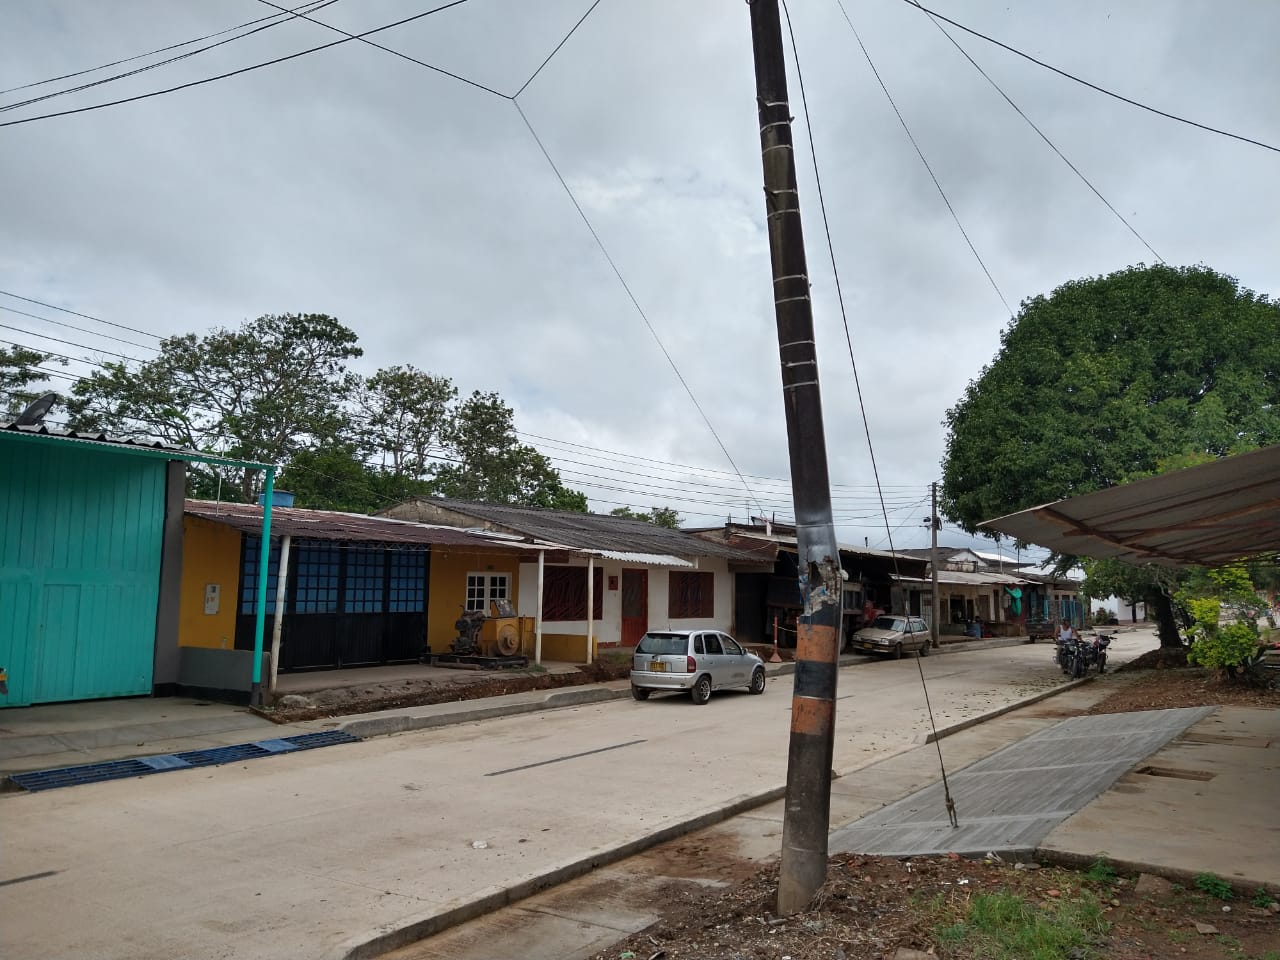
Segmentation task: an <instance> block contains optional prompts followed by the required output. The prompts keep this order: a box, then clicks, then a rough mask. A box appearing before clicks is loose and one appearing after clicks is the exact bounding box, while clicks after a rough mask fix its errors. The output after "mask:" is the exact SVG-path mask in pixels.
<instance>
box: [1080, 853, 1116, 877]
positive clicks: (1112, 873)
mask: <svg viewBox="0 0 1280 960" xmlns="http://www.w3.org/2000/svg"><path fill="white" fill-rule="evenodd" d="M1116 876H1117V874H1116V868H1115V867H1113V866H1111V864H1109V863H1107V861H1106V860H1104V859H1103V858H1102V857H1099V858H1098V859H1097V860H1095V861H1093V863H1091V864H1090V865H1089V869H1088V870H1086V871H1085V874H1084V878H1085V879H1086V880H1088V881H1090V882H1091V883H1098V884H1107V883H1114V882H1115V880H1116Z"/></svg>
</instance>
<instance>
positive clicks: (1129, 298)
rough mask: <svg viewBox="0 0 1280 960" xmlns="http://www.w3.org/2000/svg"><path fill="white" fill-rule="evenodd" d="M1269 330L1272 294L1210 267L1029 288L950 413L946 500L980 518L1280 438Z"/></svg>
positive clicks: (969, 525) (1136, 270) (950, 509)
mask: <svg viewBox="0 0 1280 960" xmlns="http://www.w3.org/2000/svg"><path fill="white" fill-rule="evenodd" d="M1277 329H1280V306H1277V305H1276V304H1274V303H1272V302H1271V301H1270V300H1269V299H1268V298H1267V297H1265V296H1259V295H1257V294H1255V293H1253V292H1252V291H1250V290H1247V289H1245V288H1242V287H1241V286H1240V285H1239V284H1238V282H1237V281H1236V280H1235V279H1233V278H1231V277H1227V276H1224V275H1222V274H1219V273H1216V272H1215V271H1213V270H1210V269H1208V268H1205V267H1182V268H1174V267H1167V266H1155V267H1131V268H1129V269H1126V270H1121V271H1118V272H1116V273H1113V274H1110V275H1108V276H1105V277H1096V278H1089V279H1086V280H1079V281H1073V282H1070V283H1067V284H1064V285H1063V286H1061V287H1059V288H1058V289H1057V290H1055V291H1053V293H1052V294H1051V295H1050V296H1048V297H1044V296H1037V297H1033V298H1031V299H1029V300H1026V301H1024V302H1023V304H1022V306H1021V309H1020V310H1019V311H1018V315H1017V317H1016V318H1015V319H1014V320H1013V321H1012V322H1011V323H1010V325H1009V327H1008V328H1007V329H1006V330H1005V331H1004V333H1003V334H1002V335H1001V347H1000V351H999V353H998V354H997V356H996V358H995V359H994V360H993V361H992V363H990V364H989V365H987V366H986V367H984V368H983V369H982V371H981V373H980V374H979V376H978V378H977V379H975V380H973V381H971V382H970V383H969V386H968V387H967V388H966V390H965V393H964V396H963V397H962V398H961V400H960V402H959V403H957V404H956V406H954V407H953V408H951V409H950V410H948V411H947V415H946V421H945V423H946V426H947V449H946V456H945V458H944V461H943V481H942V490H941V494H942V495H941V507H942V510H943V512H944V513H945V514H946V516H947V517H948V518H950V519H951V520H953V521H954V522H956V523H958V524H959V525H960V526H961V527H963V528H964V529H966V530H968V531H971V532H978V531H977V525H978V523H980V522H981V521H983V520H987V519H991V518H993V517H997V516H1000V515H1002V514H1005V513H1010V512H1013V511H1016V510H1020V509H1024V508H1026V507H1030V506H1035V505H1037V504H1041V503H1047V502H1050V501H1053V500H1058V499H1062V498H1065V497H1071V496H1075V495H1078V494H1082V493H1088V492H1090V491H1092V490H1098V489H1102V488H1104V487H1110V486H1113V485H1115V484H1119V483H1124V482H1126V481H1128V480H1132V479H1136V478H1137V477H1140V476H1143V475H1148V474H1151V473H1153V472H1156V471H1157V469H1158V467H1159V464H1160V461H1162V460H1167V459H1168V458H1170V457H1174V456H1177V455H1181V454H1189V453H1190V454H1201V455H1204V454H1207V455H1210V456H1214V457H1218V456H1222V455H1225V454H1228V453H1234V452H1239V451H1243V450H1247V449H1251V448H1254V447H1258V446H1262V445H1266V444H1272V443H1276V442H1278V441H1280V337H1277V336H1276V335H1275V331H1276V330H1277ZM1148 581H1149V582H1148V583H1147V585H1146V587H1145V588H1143V590H1144V592H1143V596H1144V597H1145V598H1146V599H1148V600H1149V602H1151V603H1152V605H1153V608H1154V609H1155V611H1156V614H1157V621H1158V623H1159V625H1160V636H1161V643H1162V644H1170V645H1173V644H1178V643H1180V640H1179V637H1178V634H1177V631H1176V627H1175V625H1174V621H1173V616H1172V610H1171V598H1170V596H1169V593H1168V590H1167V586H1166V585H1162V584H1161V583H1160V582H1159V580H1158V578H1156V577H1151V576H1149V577H1148ZM1128 589H1129V590H1138V589H1139V585H1138V584H1137V583H1136V581H1135V582H1133V583H1130V584H1128ZM1089 593H1090V594H1091V595H1093V596H1099V595H1105V594H1100V593H1099V592H1098V589H1097V588H1096V587H1093V586H1091V587H1090V588H1089ZM1120 595H1121V596H1126V595H1128V596H1134V595H1135V594H1134V593H1128V594H1126V593H1124V592H1120Z"/></svg>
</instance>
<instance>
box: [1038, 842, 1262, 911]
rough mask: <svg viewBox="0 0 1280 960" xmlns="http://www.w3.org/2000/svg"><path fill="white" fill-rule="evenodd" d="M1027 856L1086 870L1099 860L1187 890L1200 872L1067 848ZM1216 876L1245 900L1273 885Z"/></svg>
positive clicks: (1259, 881) (1123, 870) (1043, 861)
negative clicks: (1166, 881)
mask: <svg viewBox="0 0 1280 960" xmlns="http://www.w3.org/2000/svg"><path fill="white" fill-rule="evenodd" d="M1031 855H1032V856H1033V857H1034V858H1035V859H1036V861H1037V862H1040V863H1048V864H1052V865H1053V866H1058V867H1069V868H1070V869H1072V870H1087V869H1089V867H1091V866H1093V865H1094V864H1095V863H1097V862H1098V861H1099V860H1101V861H1103V862H1104V863H1106V864H1107V865H1108V866H1109V867H1111V868H1112V869H1113V870H1115V871H1116V872H1117V873H1119V874H1133V875H1135V876H1136V875H1137V874H1140V873H1146V874H1150V875H1151V876H1153V877H1163V878H1164V879H1166V880H1170V881H1172V882H1174V883H1181V884H1182V885H1183V886H1185V887H1187V888H1188V889H1190V888H1193V887H1194V886H1195V881H1196V877H1197V876H1200V875H1201V871H1198V870H1184V869H1181V868H1179V867H1163V866H1157V865H1156V864H1154V863H1144V862H1143V861H1141V860H1117V859H1116V858H1114V857H1109V856H1107V854H1106V853H1105V852H1104V851H1099V852H1098V853H1075V852H1073V851H1070V850H1056V849H1053V848H1046V847H1037V848H1036V849H1035V850H1033V851H1031ZM1219 879H1221V880H1224V881H1225V882H1227V883H1229V884H1230V885H1231V888H1232V889H1233V890H1234V891H1235V893H1236V895H1237V896H1238V897H1240V899H1241V900H1243V901H1245V902H1248V899H1249V896H1250V895H1251V894H1252V893H1254V891H1256V890H1260V889H1263V890H1270V889H1272V887H1273V886H1274V884H1272V883H1269V882H1268V881H1266V880H1250V879H1249V878H1247V877H1241V876H1231V877H1220V878H1219Z"/></svg>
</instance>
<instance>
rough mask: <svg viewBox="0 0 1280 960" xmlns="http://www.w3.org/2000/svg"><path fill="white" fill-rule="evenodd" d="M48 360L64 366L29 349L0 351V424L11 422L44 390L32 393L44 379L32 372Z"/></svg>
mask: <svg viewBox="0 0 1280 960" xmlns="http://www.w3.org/2000/svg"><path fill="white" fill-rule="evenodd" d="M50 360H55V361H56V362H58V363H60V364H62V365H63V366H66V364H67V361H65V360H62V359H60V358H57V357H53V356H51V355H50V354H47V353H41V352H40V351H39V350H32V349H30V348H29V347H22V346H16V345H15V346H13V347H0V420H12V419H14V418H15V417H17V416H18V414H20V413H21V412H22V411H23V409H24V408H25V407H26V406H27V404H29V403H30V402H31V401H32V400H34V399H35V398H36V397H38V396H40V394H41V393H44V392H46V391H44V390H32V389H30V388H31V387H32V386H41V385H43V384H44V381H45V380H46V379H47V378H46V376H45V374H44V373H43V372H41V371H40V370H37V369H36V368H37V367H38V366H39V365H40V364H42V363H48V362H49V361H50Z"/></svg>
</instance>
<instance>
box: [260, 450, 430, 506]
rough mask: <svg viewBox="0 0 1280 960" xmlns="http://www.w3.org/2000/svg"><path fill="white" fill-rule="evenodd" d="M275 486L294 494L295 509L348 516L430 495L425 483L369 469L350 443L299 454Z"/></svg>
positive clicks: (299, 451)
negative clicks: (332, 512)
mask: <svg viewBox="0 0 1280 960" xmlns="http://www.w3.org/2000/svg"><path fill="white" fill-rule="evenodd" d="M276 486H277V489H280V490H288V491H289V492H290V493H292V494H293V495H294V497H295V500H294V503H295V505H296V506H299V507H306V508H308V509H312V510H342V511H345V512H348V513H374V512H375V511H377V510H380V509H382V508H383V507H386V506H388V505H390V504H393V503H398V502H400V501H402V500H408V499H410V498H412V497H417V496H425V495H426V494H428V493H429V492H430V485H429V484H428V483H427V482H426V481H424V480H419V479H416V478H414V477H408V476H403V475H400V474H396V473H392V472H389V471H386V470H380V469H378V468H376V467H371V466H369V465H368V464H366V463H365V462H364V461H363V460H362V459H361V454H360V451H359V449H358V448H357V447H356V446H355V445H354V444H350V443H347V444H333V445H329V446H324V447H319V448H315V449H306V450H298V451H296V452H295V453H294V454H293V456H292V457H290V459H289V463H288V464H287V465H286V466H285V468H284V470H283V471H281V473H280V476H279V478H278V480H277V481H276Z"/></svg>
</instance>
